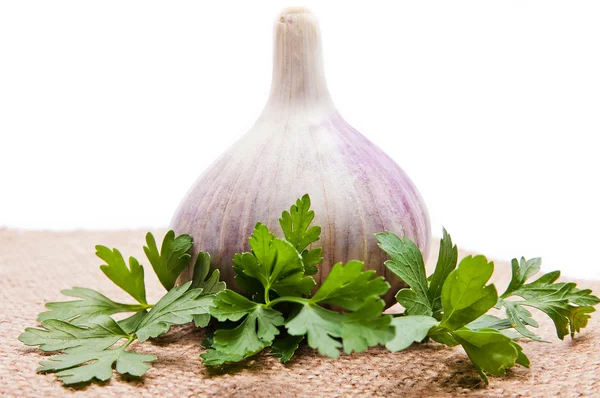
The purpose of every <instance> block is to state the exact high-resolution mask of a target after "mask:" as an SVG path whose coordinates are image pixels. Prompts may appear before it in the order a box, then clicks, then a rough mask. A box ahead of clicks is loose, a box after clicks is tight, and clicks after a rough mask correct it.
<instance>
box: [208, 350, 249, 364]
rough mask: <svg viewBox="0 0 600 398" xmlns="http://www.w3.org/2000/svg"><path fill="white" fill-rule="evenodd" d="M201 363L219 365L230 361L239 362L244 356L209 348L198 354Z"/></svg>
mask: <svg viewBox="0 0 600 398" xmlns="http://www.w3.org/2000/svg"><path fill="white" fill-rule="evenodd" d="M200 357H201V358H202V363H203V364H204V365H206V366H219V365H224V364H227V363H232V362H240V361H241V360H243V359H244V358H245V357H244V356H243V355H234V354H226V353H224V352H221V351H217V350H215V349H213V348H209V349H208V350H206V351H204V352H203V353H202V354H200Z"/></svg>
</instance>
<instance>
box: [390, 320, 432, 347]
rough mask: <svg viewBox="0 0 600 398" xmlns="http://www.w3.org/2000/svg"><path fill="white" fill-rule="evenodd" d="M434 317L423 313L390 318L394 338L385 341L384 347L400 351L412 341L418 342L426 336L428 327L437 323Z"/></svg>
mask: <svg viewBox="0 0 600 398" xmlns="http://www.w3.org/2000/svg"><path fill="white" fill-rule="evenodd" d="M437 323H438V321H437V320H436V319H435V318H432V317H430V316H425V315H407V316H400V317H396V318H394V319H392V326H394V328H395V331H394V338H393V339H392V340H390V341H388V342H387V344H386V345H385V346H386V348H387V349H388V350H390V351H392V352H398V351H402V350H404V349H406V348H408V347H409V346H410V345H411V344H412V343H420V342H421V341H423V339H425V337H427V333H428V332H429V329H431V328H432V327H433V326H435V325H437Z"/></svg>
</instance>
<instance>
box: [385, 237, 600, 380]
mask: <svg viewBox="0 0 600 398" xmlns="http://www.w3.org/2000/svg"><path fill="white" fill-rule="evenodd" d="M376 237H377V239H378V241H379V245H380V247H381V248H382V249H383V250H384V251H385V252H386V253H388V254H389V256H390V260H389V261H387V262H386V266H387V267H388V268H389V269H390V270H391V271H392V272H394V273H395V274H397V275H398V276H399V277H401V278H402V279H404V280H405V281H406V282H407V283H408V285H409V286H410V287H409V288H407V289H402V290H400V291H399V292H398V293H397V295H396V299H397V300H398V302H399V303H400V304H401V305H402V306H403V307H404V308H405V311H404V314H403V316H400V317H396V318H394V319H393V320H392V324H393V325H394V326H395V336H394V338H393V339H392V340H390V341H389V342H388V343H387V344H386V347H387V348H388V349H390V350H392V351H401V350H403V349H405V348H407V347H409V346H410V345H411V344H412V343H414V342H421V341H423V340H425V339H427V338H431V339H432V340H435V341H437V342H439V343H442V344H446V345H449V346H455V345H461V346H462V347H463V349H464V350H465V352H466V353H467V355H468V356H469V358H470V359H471V361H472V362H473V365H474V366H475V368H476V369H477V371H478V372H479V374H480V376H481V378H482V379H483V380H484V381H485V382H486V383H488V378H487V374H491V375H495V376H499V375H503V374H504V373H505V370H506V369H508V368H511V367H513V366H514V365H515V364H519V365H523V366H526V367H528V366H529V359H528V358H527V356H526V355H525V354H524V353H523V351H522V348H521V346H520V345H519V344H517V343H516V341H515V338H519V337H526V338H531V339H534V340H540V338H539V337H538V336H536V335H535V334H534V333H533V332H531V331H530V330H529V329H527V327H526V325H528V326H533V327H537V326H538V323H537V322H536V321H535V320H534V319H533V318H532V315H531V313H530V312H529V311H528V310H527V309H526V308H525V306H529V307H534V308H537V309H539V310H541V311H543V312H545V313H546V314H547V315H548V316H549V317H550V318H551V319H552V320H553V322H554V324H555V326H556V331H557V334H558V337H559V338H561V339H562V338H563V337H564V336H565V335H566V334H568V333H569V329H570V331H571V335H573V334H574V333H575V332H579V331H580V329H581V328H583V327H585V326H586V325H587V320H588V319H589V313H591V312H593V311H594V308H593V306H594V305H596V304H598V303H599V302H600V300H599V299H598V298H597V297H596V296H593V295H592V294H591V291H590V290H579V289H577V288H576V287H575V283H554V282H555V281H556V280H557V279H558V277H559V276H560V273H559V272H558V271H555V272H551V273H548V274H546V275H543V276H542V277H540V278H539V279H537V280H536V281H534V282H532V283H529V284H525V282H526V281H527V279H528V278H530V277H531V276H533V275H534V274H536V273H537V272H538V271H539V268H540V264H541V260H540V259H532V260H525V259H521V262H520V263H519V262H518V261H517V260H516V259H515V260H513V261H512V280H511V282H510V284H509V286H508V288H507V289H506V291H505V292H504V293H503V294H502V295H501V296H500V297H498V293H497V291H496V288H495V286H494V285H493V284H487V282H488V281H489V279H490V277H491V276H492V273H493V271H494V264H493V263H492V262H488V261H487V259H486V258H485V257H484V256H481V255H479V256H474V257H473V256H468V257H465V258H464V259H462V260H461V262H460V264H458V266H457V261H458V250H457V248H456V246H455V245H453V244H452V239H451V237H450V235H448V233H447V232H446V231H445V230H444V233H443V238H442V240H441V242H440V251H439V256H438V261H437V264H436V267H435V271H434V273H433V274H432V275H430V276H429V277H426V274H425V265H424V263H423V257H422V255H421V253H420V251H419V249H418V248H417V246H416V245H415V244H414V243H413V242H412V241H410V240H409V239H407V238H405V237H403V238H399V237H398V236H396V235H394V234H393V233H391V232H383V233H379V234H376ZM514 296H518V297H521V298H522V299H523V300H519V301H510V300H508V298H509V297H514ZM494 307H496V308H504V309H505V310H506V314H507V317H506V318H498V317H495V316H492V315H489V314H487V312H488V311H489V310H490V309H492V308H494ZM511 328H514V329H515V331H516V332H517V333H514V332H511V331H509V330H507V329H511Z"/></svg>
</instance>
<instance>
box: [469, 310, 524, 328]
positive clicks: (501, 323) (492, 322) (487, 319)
mask: <svg viewBox="0 0 600 398" xmlns="http://www.w3.org/2000/svg"><path fill="white" fill-rule="evenodd" d="M512 327H513V326H512V324H511V323H510V321H509V320H508V319H503V318H498V317H497V316H494V315H490V314H483V315H482V316H480V317H479V318H477V319H475V320H474V321H473V322H471V323H469V324H468V325H467V328H469V329H471V330H474V331H478V330H480V329H496V330H505V329H510V328H512Z"/></svg>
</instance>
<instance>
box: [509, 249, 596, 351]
mask: <svg viewBox="0 0 600 398" xmlns="http://www.w3.org/2000/svg"><path fill="white" fill-rule="evenodd" d="M511 266H512V279H511V281H510V284H509V285H508V287H507V288H506V291H505V292H504V293H503V294H502V295H501V296H500V300H498V304H497V307H498V308H502V307H504V309H505V311H506V315H507V318H508V320H509V321H510V323H511V324H512V325H513V326H514V328H515V329H516V330H517V331H518V332H519V333H521V334H522V335H523V336H525V337H528V338H531V339H533V340H541V337H539V336H537V335H535V334H534V333H533V332H531V331H530V330H529V329H528V328H527V326H532V327H538V323H537V322H536V321H535V320H534V319H533V318H532V315H531V313H530V312H529V310H527V308H525V307H533V308H537V309H538V310H540V311H542V312H544V313H546V315H548V316H549V317H550V318H551V319H552V322H554V326H555V327H556V334H557V336H558V338H559V339H561V340H562V339H564V337H565V336H566V335H567V334H569V333H570V334H571V337H573V336H574V335H575V333H576V332H579V331H580V330H581V328H584V327H585V326H586V325H587V321H588V319H589V317H590V316H589V315H588V314H590V313H592V312H594V311H595V309H594V307H593V306H594V305H596V304H598V303H600V299H598V297H596V296H594V295H592V292H591V290H589V289H584V290H579V289H577V288H576V287H575V286H576V285H575V283H573V282H569V283H565V282H558V283H557V282H556V280H557V279H558V278H559V277H560V271H554V272H550V273H548V274H545V275H543V276H541V277H540V278H538V279H536V280H535V281H533V282H531V283H525V282H526V281H527V280H528V279H529V278H531V277H532V276H533V275H535V274H536V273H538V272H539V270H540V266H541V259H539V258H534V259H531V260H526V259H525V258H521V261H520V262H519V261H517V259H513V260H512V264H511ZM509 297H510V298H514V297H520V298H522V300H514V301H510V300H508V298H509Z"/></svg>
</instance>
